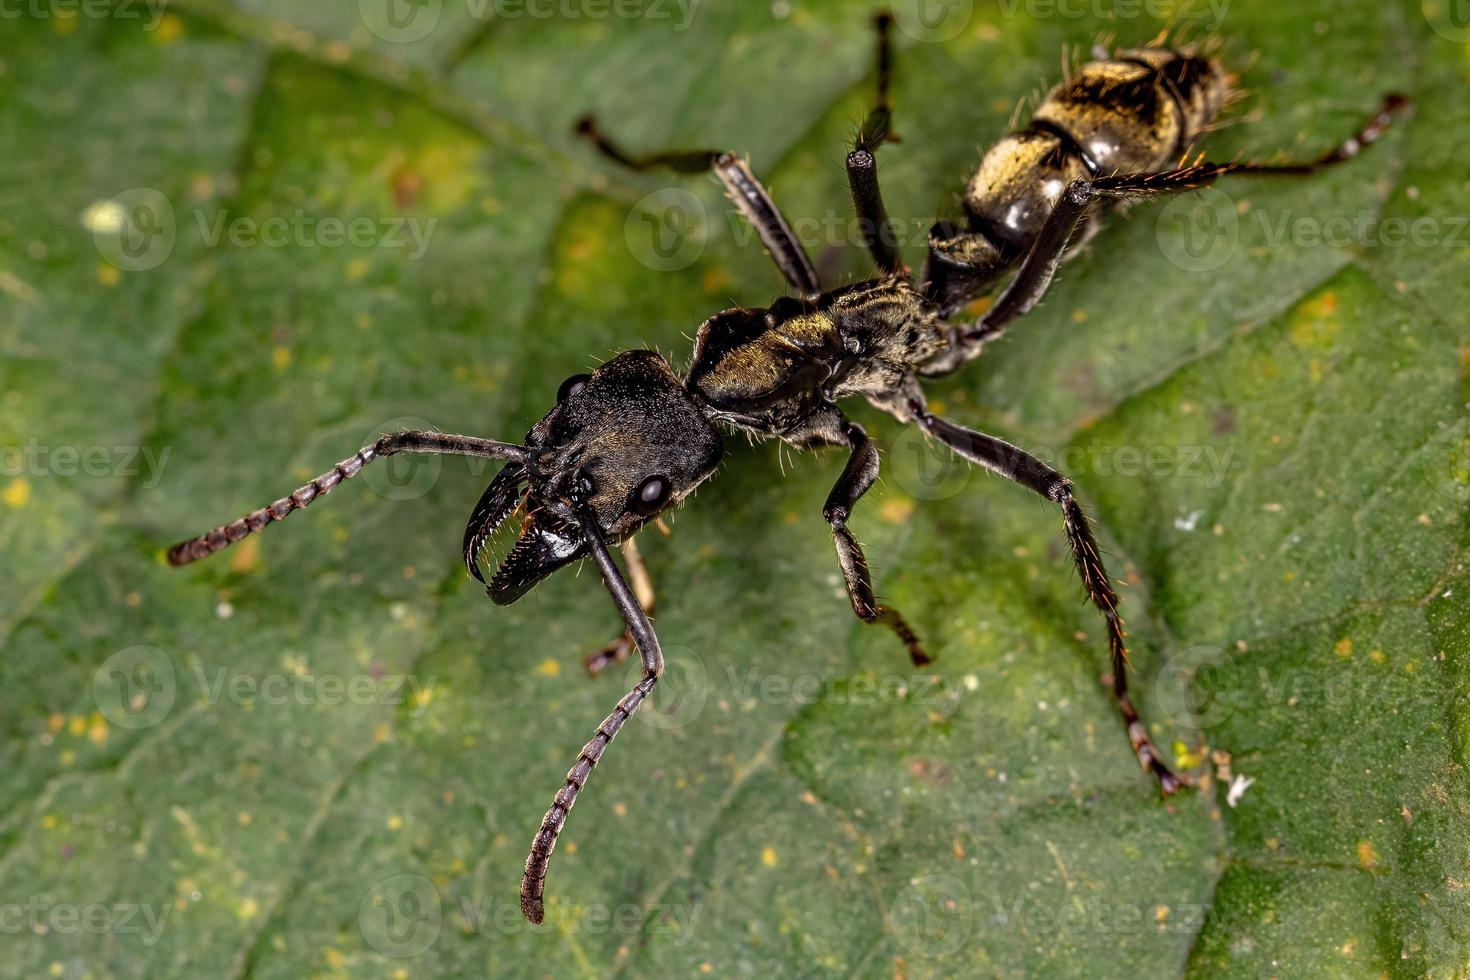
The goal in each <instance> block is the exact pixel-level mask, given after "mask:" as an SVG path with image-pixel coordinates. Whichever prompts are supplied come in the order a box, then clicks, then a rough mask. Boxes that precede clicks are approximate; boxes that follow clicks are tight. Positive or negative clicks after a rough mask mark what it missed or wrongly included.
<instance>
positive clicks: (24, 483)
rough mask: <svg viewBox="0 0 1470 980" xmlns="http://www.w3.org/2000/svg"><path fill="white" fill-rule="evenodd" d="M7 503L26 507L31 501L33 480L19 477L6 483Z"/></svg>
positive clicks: (5, 496) (5, 494) (12, 505)
mask: <svg viewBox="0 0 1470 980" xmlns="http://www.w3.org/2000/svg"><path fill="white" fill-rule="evenodd" d="M3 496H4V498H5V503H6V504H7V505H9V506H11V507H17V508H19V507H24V506H25V505H26V504H28V503H30V502H31V481H29V480H27V479H26V478H25V477H23V476H22V477H17V478H16V479H14V480H11V481H10V482H9V483H7V484H6V485H5V493H4V495H3Z"/></svg>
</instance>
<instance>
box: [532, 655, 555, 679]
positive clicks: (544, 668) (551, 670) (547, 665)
mask: <svg viewBox="0 0 1470 980" xmlns="http://www.w3.org/2000/svg"><path fill="white" fill-rule="evenodd" d="M536 673H538V674H540V675H541V676H543V677H559V676H561V664H559V663H557V662H556V661H555V660H553V659H552V658H550V657H547V658H546V659H545V660H543V661H541V663H539V664H538V665H537V666H536Z"/></svg>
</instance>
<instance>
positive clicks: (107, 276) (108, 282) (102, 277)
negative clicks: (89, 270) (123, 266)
mask: <svg viewBox="0 0 1470 980" xmlns="http://www.w3.org/2000/svg"><path fill="white" fill-rule="evenodd" d="M97 281H98V282H99V283H101V284H102V285H104V286H116V285H117V284H118V283H119V282H121V281H122V273H121V272H118V271H117V266H115V265H113V264H112V263H111V262H99V263H97Z"/></svg>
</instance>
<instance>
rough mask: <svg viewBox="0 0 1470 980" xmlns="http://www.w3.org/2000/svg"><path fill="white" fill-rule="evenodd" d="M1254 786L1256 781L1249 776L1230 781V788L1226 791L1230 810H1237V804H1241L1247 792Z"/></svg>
mask: <svg viewBox="0 0 1470 980" xmlns="http://www.w3.org/2000/svg"><path fill="white" fill-rule="evenodd" d="M1254 784H1255V780H1254V779H1251V778H1250V777H1249V776H1236V777H1235V778H1234V779H1232V780H1231V781H1230V788H1229V789H1228V790H1226V791H1225V802H1226V803H1227V804H1228V805H1229V806H1230V809H1232V810H1233V809H1235V804H1237V803H1239V802H1240V798H1241V797H1242V796H1244V795H1245V791H1246V790H1248V789H1250V788H1251V786H1253V785H1254Z"/></svg>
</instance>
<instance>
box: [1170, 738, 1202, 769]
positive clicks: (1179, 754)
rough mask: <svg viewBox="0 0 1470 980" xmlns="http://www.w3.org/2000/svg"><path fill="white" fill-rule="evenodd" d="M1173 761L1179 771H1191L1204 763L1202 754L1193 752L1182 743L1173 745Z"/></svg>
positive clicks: (1177, 742)
mask: <svg viewBox="0 0 1470 980" xmlns="http://www.w3.org/2000/svg"><path fill="white" fill-rule="evenodd" d="M1174 761H1175V762H1177V763H1179V768H1181V769H1193V768H1195V767H1196V766H1198V765H1199V764H1200V763H1202V762H1204V761H1205V756H1204V753H1203V752H1195V751H1193V750H1192V749H1190V747H1189V746H1187V745H1185V744H1184V743H1183V742H1179V741H1176V742H1175V743H1174Z"/></svg>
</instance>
